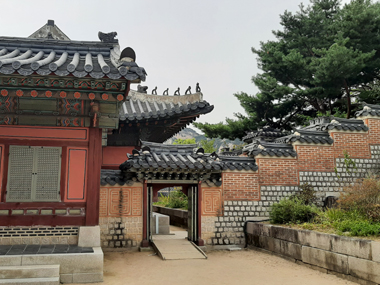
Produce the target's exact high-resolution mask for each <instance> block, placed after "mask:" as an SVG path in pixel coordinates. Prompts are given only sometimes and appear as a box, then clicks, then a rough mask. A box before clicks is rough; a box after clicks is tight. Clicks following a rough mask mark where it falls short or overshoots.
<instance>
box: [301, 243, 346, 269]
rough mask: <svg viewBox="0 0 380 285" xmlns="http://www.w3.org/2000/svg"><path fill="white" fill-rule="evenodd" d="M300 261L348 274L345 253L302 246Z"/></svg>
mask: <svg viewBox="0 0 380 285" xmlns="http://www.w3.org/2000/svg"><path fill="white" fill-rule="evenodd" d="M302 261H303V262H305V263H308V264H312V265H316V266H319V267H322V268H326V269H329V270H332V271H336V272H340V273H344V274H348V256H347V255H343V254H339V253H334V252H330V251H326V250H323V249H317V248H313V247H308V246H302Z"/></svg>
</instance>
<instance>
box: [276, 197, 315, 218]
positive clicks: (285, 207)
mask: <svg viewBox="0 0 380 285" xmlns="http://www.w3.org/2000/svg"><path fill="white" fill-rule="evenodd" d="M318 212H319V210H318V208H317V207H316V206H314V205H305V203H304V201H302V200H300V199H299V198H297V197H293V198H291V199H284V200H281V201H280V202H279V203H277V204H273V206H272V211H271V212H270V219H271V222H272V223H275V224H288V223H295V224H300V223H305V222H309V221H311V220H312V219H313V218H314V217H315V216H316V214H317V213H318Z"/></svg>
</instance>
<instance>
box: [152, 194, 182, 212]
mask: <svg viewBox="0 0 380 285" xmlns="http://www.w3.org/2000/svg"><path fill="white" fill-rule="evenodd" d="M154 205H158V206H162V207H168V208H175V209H176V208H181V209H186V210H187V207H188V199H187V196H186V195H185V194H184V193H183V192H182V191H172V192H170V195H169V196H164V195H162V194H160V196H159V197H158V202H156V203H154Z"/></svg>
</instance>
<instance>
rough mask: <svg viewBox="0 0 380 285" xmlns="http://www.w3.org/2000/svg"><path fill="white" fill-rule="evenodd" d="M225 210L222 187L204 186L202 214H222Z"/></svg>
mask: <svg viewBox="0 0 380 285" xmlns="http://www.w3.org/2000/svg"><path fill="white" fill-rule="evenodd" d="M222 211H223V196H222V188H221V187H213V188H206V187H205V188H203V187H202V216H220V215H221V214H222Z"/></svg>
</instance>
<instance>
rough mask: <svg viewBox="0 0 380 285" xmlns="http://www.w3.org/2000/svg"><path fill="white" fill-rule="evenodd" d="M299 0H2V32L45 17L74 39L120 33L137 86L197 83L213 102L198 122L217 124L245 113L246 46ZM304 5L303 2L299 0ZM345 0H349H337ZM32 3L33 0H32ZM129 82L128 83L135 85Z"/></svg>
mask: <svg viewBox="0 0 380 285" xmlns="http://www.w3.org/2000/svg"><path fill="white" fill-rule="evenodd" d="M301 2H302V0H234V1H225V0H212V1H211V0H191V1H189V0H172V1H170V0H138V1H125V0H123V1H112V0H109V1H104V0H102V1H96V0H91V1H84V0H75V1H72V0H65V1H55V0H49V1H39V0H34V1H30V0H25V1H17V0H12V1H2V3H1V8H2V11H6V12H5V13H2V15H1V18H0V31H1V32H0V35H1V36H15V37H27V36H29V35H30V34H32V33H33V32H34V31H36V30H37V29H39V28H40V27H41V26H43V25H44V24H45V23H46V22H47V20H48V19H52V20H55V24H56V25H57V26H58V27H59V28H60V29H61V30H62V31H63V32H64V33H65V34H66V35H67V36H68V37H69V38H70V39H72V40H90V41H93V40H98V36H97V35H98V31H102V32H106V33H107V32H112V31H116V32H117V33H118V36H117V38H118V39H119V43H120V47H121V49H123V48H125V47H128V46H130V47H132V48H133V49H134V50H135V52H136V62H137V64H138V65H139V66H142V67H144V68H145V69H146V71H147V73H148V76H147V80H146V82H144V83H143V84H142V85H146V86H148V87H149V89H148V93H149V91H151V90H152V89H153V88H154V87H155V86H157V90H158V94H162V92H163V90H165V89H166V88H169V94H173V93H174V91H175V90H176V89H177V88H178V87H180V88H181V94H184V92H185V90H186V89H187V87H188V86H189V85H191V86H192V91H195V84H196V83H197V82H199V84H200V87H201V89H202V93H203V96H204V99H205V100H206V101H208V102H210V103H211V104H213V105H214V106H215V108H214V111H213V112H211V113H210V114H207V115H203V116H201V117H200V118H199V119H198V122H209V123H218V122H221V121H224V119H225V118H226V117H229V118H232V117H233V114H234V113H237V112H243V113H244V111H243V109H242V108H241V107H240V105H239V102H238V100H237V99H236V98H235V97H234V96H233V94H234V93H237V92H241V91H243V92H246V93H248V94H255V93H256V92H257V91H258V90H257V88H256V87H255V86H254V84H253V83H251V77H252V76H253V75H255V74H257V73H258V72H260V71H259V70H258V68H257V62H256V57H255V55H254V54H253V53H252V52H251V47H256V48H257V47H259V43H260V41H267V40H270V39H273V38H274V37H273V35H272V30H277V29H280V28H281V26H280V24H279V22H280V18H279V15H280V14H282V13H283V12H284V11H285V10H288V11H292V12H295V11H297V10H298V5H299V4H300V3H301ZM303 2H304V3H305V4H308V3H309V1H303ZM343 2H345V3H347V2H348V0H346V1H343ZM31 3H33V5H31ZM136 88H137V87H136V86H133V87H132V89H136Z"/></svg>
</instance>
